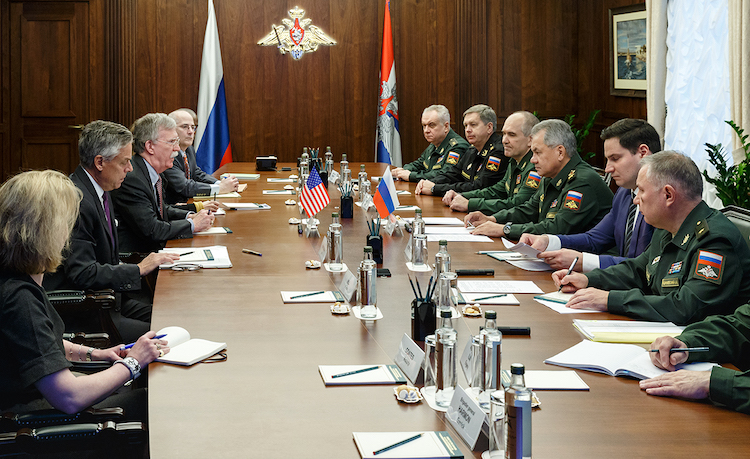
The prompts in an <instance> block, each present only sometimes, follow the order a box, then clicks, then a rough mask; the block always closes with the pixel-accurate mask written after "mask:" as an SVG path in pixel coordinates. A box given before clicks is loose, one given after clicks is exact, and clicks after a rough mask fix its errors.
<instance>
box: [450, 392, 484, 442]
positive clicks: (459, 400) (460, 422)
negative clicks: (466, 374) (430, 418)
mask: <svg viewBox="0 0 750 459" xmlns="http://www.w3.org/2000/svg"><path fill="white" fill-rule="evenodd" d="M446 417H447V418H448V422H450V424H451V425H452V426H453V428H454V429H456V432H458V434H459V435H461V438H463V440H464V441H465V442H466V444H467V445H469V446H470V447H471V449H472V450H473V449H474V447H475V446H476V444H477V440H478V439H479V434H480V433H481V432H482V424H484V423H485V422H486V421H485V420H487V421H488V419H487V415H486V414H485V413H484V411H482V409H481V408H480V407H479V404H477V402H476V401H474V397H472V396H471V395H469V394H467V393H466V391H464V389H463V388H462V387H461V386H456V391H455V392H454V393H453V399H451V404H450V406H449V407H448V412H447V413H446Z"/></svg>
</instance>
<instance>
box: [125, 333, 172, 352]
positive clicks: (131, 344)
mask: <svg viewBox="0 0 750 459" xmlns="http://www.w3.org/2000/svg"><path fill="white" fill-rule="evenodd" d="M165 336H167V334H166V333H165V334H163V335H156V336H154V337H153V338H151V339H162V338H164V337H165ZM133 345H135V343H130V344H128V345H126V346H122V347H120V350H121V351H124V350H125V349H130V348H131V347H133Z"/></svg>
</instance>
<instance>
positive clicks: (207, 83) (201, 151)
mask: <svg viewBox="0 0 750 459" xmlns="http://www.w3.org/2000/svg"><path fill="white" fill-rule="evenodd" d="M195 137H196V140H195V144H196V148H195V152H196V160H197V162H198V166H199V167H200V168H201V169H203V170H204V171H206V172H207V173H209V174H210V173H213V171H215V170H216V169H218V168H219V167H221V166H223V165H224V164H226V163H231V162H232V144H231V143H230V142H229V120H228V118H227V99H226V96H225V95H224V67H223V65H222V63H221V47H220V46H219V28H218V27H217V25H216V12H215V11H214V2H213V0H208V23H207V24H206V35H205V37H204V38H203V58H202V60H201V79H200V85H199V87H198V132H196V136H195Z"/></svg>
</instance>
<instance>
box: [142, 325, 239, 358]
mask: <svg viewBox="0 0 750 459" xmlns="http://www.w3.org/2000/svg"><path fill="white" fill-rule="evenodd" d="M156 335H157V336H158V335H167V336H165V337H164V338H163V339H165V340H167V342H168V344H169V352H168V353H166V354H164V356H162V357H159V358H157V359H156V361H157V362H162V363H171V364H174V365H185V366H190V365H193V364H195V363H197V362H200V361H201V360H203V359H207V358H208V357H211V356H212V355H214V354H216V353H217V352H219V351H221V350H223V349H226V347H227V343H218V342H215V341H208V340H205V339H198V338H190V333H188V331H187V330H185V329H184V328H182V327H165V328H162V329H161V330H159V331H158V332H156Z"/></svg>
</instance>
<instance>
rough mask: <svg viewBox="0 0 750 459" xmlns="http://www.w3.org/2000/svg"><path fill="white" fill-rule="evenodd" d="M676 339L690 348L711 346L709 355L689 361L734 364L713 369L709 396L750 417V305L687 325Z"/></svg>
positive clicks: (689, 356)
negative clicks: (733, 368) (727, 313)
mask: <svg viewBox="0 0 750 459" xmlns="http://www.w3.org/2000/svg"><path fill="white" fill-rule="evenodd" d="M677 339H679V340H680V341H682V342H683V343H685V344H686V345H687V346H688V347H698V346H708V348H709V351H708V352H700V353H692V352H691V353H690V354H688V362H696V361H700V362H718V363H731V364H733V365H735V366H736V367H737V368H739V369H740V371H735V370H730V369H729V368H724V367H714V368H713V370H711V382H710V385H709V389H708V397H709V398H710V399H711V401H712V402H714V403H718V404H720V405H724V406H726V407H729V408H731V409H733V410H737V411H741V412H743V413H746V414H750V371H748V370H750V305H748V304H743V305H742V306H740V307H739V308H737V310H736V311H735V312H734V314H732V315H728V316H711V317H708V318H706V319H705V320H702V321H701V322H696V323H694V324H692V325H688V326H687V327H686V328H685V331H683V332H682V334H681V335H679V336H677Z"/></svg>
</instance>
